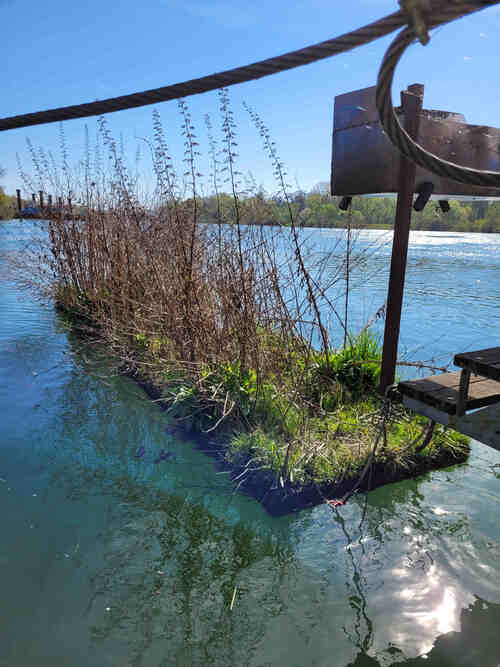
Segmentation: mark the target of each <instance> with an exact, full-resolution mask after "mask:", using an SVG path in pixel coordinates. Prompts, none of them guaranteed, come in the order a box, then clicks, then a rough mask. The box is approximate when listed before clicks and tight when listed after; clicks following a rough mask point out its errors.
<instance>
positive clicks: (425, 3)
mask: <svg viewBox="0 0 500 667" xmlns="http://www.w3.org/2000/svg"><path fill="white" fill-rule="evenodd" d="M399 5H400V7H401V9H402V10H403V11H404V13H405V14H406V15H407V16H408V26H409V27H410V28H411V29H412V30H413V32H414V33H415V36H416V38H417V39H418V40H419V42H420V43H421V44H423V45H424V46H425V45H426V44H427V43H428V42H429V39H430V37H429V31H428V29H427V24H426V21H425V18H424V15H425V13H426V12H430V10H431V3H430V0H399Z"/></svg>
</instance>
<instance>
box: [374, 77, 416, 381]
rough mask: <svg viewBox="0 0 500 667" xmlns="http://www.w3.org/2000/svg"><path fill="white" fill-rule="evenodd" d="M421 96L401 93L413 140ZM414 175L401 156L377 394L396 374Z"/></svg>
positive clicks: (410, 88)
mask: <svg viewBox="0 0 500 667" xmlns="http://www.w3.org/2000/svg"><path fill="white" fill-rule="evenodd" d="M423 97H424V87H423V85H422V84H418V83H415V84H413V85H411V86H408V91H404V92H402V93H401V106H402V108H403V112H404V117H405V122H404V125H405V130H406V131H407V132H408V134H409V135H410V136H411V137H412V138H413V139H418V125H419V113H420V111H421V110H422V102H423ZM415 173H416V165H415V163H413V162H411V161H410V160H408V159H407V158H405V157H403V156H401V158H400V167H399V187H398V200H397V206H396V221H395V224H394V239H393V242H392V259H391V271H390V275H389V289H388V294H387V312H386V317H385V331H384V347H383V350H382V368H381V372H380V391H381V392H382V393H384V392H385V390H386V388H387V387H388V386H389V385H391V384H393V382H394V376H395V373H396V361H397V356H398V341H399V327H400V323H401V310H402V306H403V291H404V284H405V272H406V258H407V256H408V238H409V235H410V221H411V209H412V203H413V193H414V190H415Z"/></svg>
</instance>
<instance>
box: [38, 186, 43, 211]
mask: <svg viewBox="0 0 500 667" xmlns="http://www.w3.org/2000/svg"><path fill="white" fill-rule="evenodd" d="M38 194H39V195H40V210H41V211H43V190H39V191H38Z"/></svg>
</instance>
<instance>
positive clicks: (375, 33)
mask: <svg viewBox="0 0 500 667" xmlns="http://www.w3.org/2000/svg"><path fill="white" fill-rule="evenodd" d="M450 1H451V4H452V8H450V9H447V8H448V7H449V5H450ZM498 2H500V0H476V2H464V1H463V0H432V2H431V3H430V5H429V6H430V11H429V13H428V15H427V13H424V17H423V18H424V20H425V21H426V24H427V25H428V26H432V27H435V26H437V25H441V24H443V23H447V22H449V21H451V20H453V19H455V18H459V17H461V16H466V15H468V14H471V13H473V12H476V11H478V10H480V9H484V8H486V7H490V6H493V5H495V4H498ZM429 17H431V18H429ZM408 21H409V17H408V16H407V14H406V13H405V12H404V11H398V12H395V13H393V14H389V15H388V16H386V17H384V18H382V19H380V20H378V21H375V22H374V23H370V24H369V25H366V26H364V27H363V28H359V29H358V30H354V31H352V32H348V33H345V34H344V35H341V36H339V37H336V38H334V39H330V40H327V41H325V42H320V43H319V44H315V45H313V46H309V47H306V48H304V49H299V50H298V51H291V52H290V53H285V54H283V55H281V56H278V57H276V58H269V59H268V60H261V61H259V62H256V63H252V64H250V65H246V66H244V67H236V68H234V69H230V70H226V71H224V72H220V73H218V74H213V75H209V76H205V77H201V78H198V79H192V80H190V81H185V82H183V83H176V84H173V85H171V86H165V87H163V88H155V89H153V90H146V91H143V92H140V93H132V94H130V95H122V96H120V97H112V98H109V99H106V100H97V101H95V102H88V103H85V104H76V105H73V106H67V107H59V108H57V109H48V110H46V111H38V112H35V113H29V114H24V115H21V116H10V117H8V118H3V119H0V131H4V130H12V129H15V128H21V127H29V126H32V125H41V124H43V123H54V122H56V121H62V120H70V119H75V118H87V117H89V116H96V115H101V114H105V113H110V112H113V111H122V110H125V109H132V108H134V107H140V106H145V105H148V104H157V103H158V102H166V101H167V100H174V99H179V98H181V97H188V96H190V95H197V94H199V93H205V92H208V91H210V90H216V89H218V88H223V87H226V86H232V85H235V84H237V83H244V82H246V81H252V80H255V79H259V78H262V77H264V76H269V75H271V74H276V73H277V72H283V71H286V70H289V69H293V68H294V67H301V66H302V65H308V64H310V63H313V62H315V61H317V60H322V59H324V58H329V57H331V56H334V55H336V54H338V53H344V52H346V51H349V50H351V49H353V48H355V47H357V46H361V45H362V44H367V43H369V42H372V41H374V40H375V39H378V38H379V37H383V36H385V35H387V34H389V33H391V32H393V31H394V30H397V29H398V28H401V27H402V26H404V25H406V24H407V23H408ZM410 22H411V20H410ZM409 34H413V33H409ZM395 64H396V63H394V66H395ZM395 135H397V129H396V130H395ZM399 141H400V142H401V144H402V143H403V142H402V140H401V138H399ZM400 150H401V148H400ZM403 150H404V148H403Z"/></svg>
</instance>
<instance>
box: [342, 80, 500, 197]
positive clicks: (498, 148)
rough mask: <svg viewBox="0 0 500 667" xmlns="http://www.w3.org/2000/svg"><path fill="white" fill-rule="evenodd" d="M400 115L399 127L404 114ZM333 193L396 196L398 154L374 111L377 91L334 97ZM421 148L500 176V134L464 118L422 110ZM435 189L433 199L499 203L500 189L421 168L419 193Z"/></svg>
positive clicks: (362, 91) (418, 180)
mask: <svg viewBox="0 0 500 667" xmlns="http://www.w3.org/2000/svg"><path fill="white" fill-rule="evenodd" d="M396 112H397V113H399V120H400V123H401V124H403V123H404V114H402V113H401V111H399V112H398V110H397V109H396ZM333 127H334V129H333V151H332V176H331V192H332V194H333V195H342V196H346V195H371V196H377V195H378V196H380V195H384V194H385V195H387V194H395V193H396V192H397V190H398V177H399V160H400V155H399V152H398V151H397V150H396V148H394V146H393V145H392V144H391V142H390V141H389V139H388V138H387V137H386V135H385V133H384V131H383V130H382V127H381V125H380V122H379V120H378V112H377V109H376V106H375V86H372V87H370V88H363V89H362V90H356V91H353V92H351V93H346V94H344V95H338V96H337V97H336V98H335V109H334V123H333ZM419 143H420V144H421V145H422V146H423V147H424V148H426V149H427V150H428V151H430V152H432V153H434V154H435V155H438V156H439V157H441V158H443V159H445V160H449V161H450V162H456V163H457V164H462V165H465V166H467V167H474V168H475V169H487V170H490V171H500V129H498V128H495V127H488V126H483V125H469V124H467V123H466V122H465V118H464V116H463V115H462V114H459V113H454V112H450V111H437V110H427V109H423V110H422V112H421V115H420V131H419ZM426 181H430V182H432V183H433V184H434V194H433V196H432V198H433V199H448V198H449V199H478V198H481V199H483V198H488V199H499V198H500V189H498V188H482V187H478V186H475V185H466V184H464V183H458V182H455V181H452V180H450V179H446V178H440V177H439V176H436V175H435V174H433V173H432V172H430V171H428V170H426V169H423V168H421V167H417V174H416V181H415V189H416V190H418V188H419V187H420V185H421V184H422V183H424V182H426Z"/></svg>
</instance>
